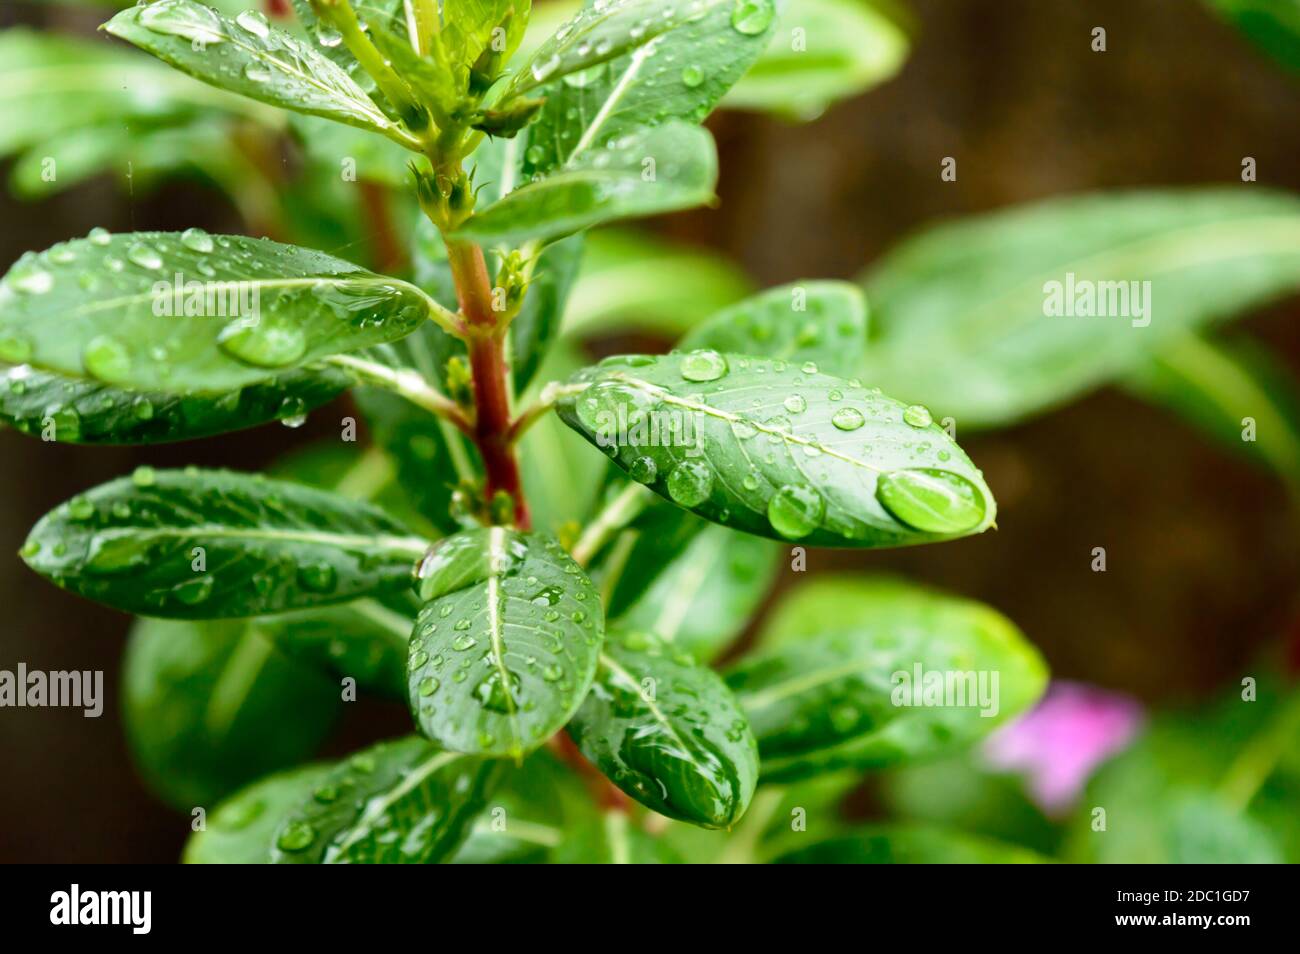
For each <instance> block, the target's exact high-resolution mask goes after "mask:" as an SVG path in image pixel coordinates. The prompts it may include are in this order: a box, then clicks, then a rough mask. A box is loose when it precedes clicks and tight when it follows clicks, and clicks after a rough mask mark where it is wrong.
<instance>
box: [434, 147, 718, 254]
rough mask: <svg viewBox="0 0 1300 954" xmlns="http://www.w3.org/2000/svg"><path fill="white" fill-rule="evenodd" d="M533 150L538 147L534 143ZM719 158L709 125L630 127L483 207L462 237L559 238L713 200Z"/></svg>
mask: <svg viewBox="0 0 1300 954" xmlns="http://www.w3.org/2000/svg"><path fill="white" fill-rule="evenodd" d="M530 148H531V147H530ZM717 180H718V156H717V150H716V147H715V146H714V144H713V137H712V136H710V135H709V133H708V132H707V131H706V130H703V129H699V128H697V127H695V126H689V125H687V124H685V123H676V122H674V123H667V124H665V125H662V126H657V127H654V128H652V129H651V128H647V129H639V130H634V131H631V132H628V133H627V134H626V135H624V136H623V137H621V138H619V139H617V140H611V141H610V142H609V143H607V144H606V148H602V149H600V150H598V151H597V150H591V151H582V152H579V151H577V150H575V151H574V152H573V153H572V154H571V155H570V156H569V158H568V159H567V160H566V161H565V163H564V164H563V165H561V166H558V167H555V168H554V169H553V170H552V171H550V172H548V173H546V174H545V175H542V176H539V177H538V178H535V179H531V180H530V181H528V182H527V183H526V184H524V185H522V186H520V187H519V188H517V189H515V190H514V191H513V192H510V193H509V194H508V195H506V196H505V197H504V198H503V199H501V200H499V201H498V202H496V203H493V204H492V205H488V206H486V207H484V208H483V209H482V210H481V211H478V212H476V213H475V214H474V215H473V216H472V217H471V218H470V219H469V220H468V221H467V222H466V223H465V224H464V225H463V226H461V227H460V229H458V230H457V233H456V234H457V237H459V238H465V239H471V240H474V241H480V242H488V243H493V244H511V243H515V244H517V243H520V242H524V241H527V240H530V239H536V240H543V241H544V240H552V239H557V238H561V237H563V236H566V235H571V234H573V233H574V232H578V231H580V230H582V229H586V228H591V227H592V226H594V225H600V224H602V223H605V222H611V221H614V220H617V219H626V218H635V217H640V216H647V215H658V214H661V213H664V212H674V211H677V210H680V209H689V208H691V207H693V206H697V205H702V204H704V203H706V202H709V201H710V200H711V199H712V198H713V187H714V186H715V185H716V184H717Z"/></svg>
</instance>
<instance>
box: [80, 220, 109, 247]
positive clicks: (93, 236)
mask: <svg viewBox="0 0 1300 954" xmlns="http://www.w3.org/2000/svg"><path fill="white" fill-rule="evenodd" d="M86 238H87V239H89V240H90V244H91V245H99V246H104V245H107V244H108V243H109V242H111V241H113V233H111V232H110V231H109V230H108V229H105V228H100V227H99V226H98V225H96V226H95V227H94V228H93V229H91V230H90V231H89V232H87V233H86Z"/></svg>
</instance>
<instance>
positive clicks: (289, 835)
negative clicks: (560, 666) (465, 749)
mask: <svg viewBox="0 0 1300 954" xmlns="http://www.w3.org/2000/svg"><path fill="white" fill-rule="evenodd" d="M497 772H498V766H497V765H496V764H494V763H492V762H490V761H485V760H483V759H476V758H471V757H469V756H465V755H460V754H458V753H455V752H444V751H443V750H442V749H439V748H438V747H437V746H436V745H433V744H431V743H429V742H427V741H425V740H424V739H420V738H416V737H414V736H412V737H410V738H406V739H400V740H398V741H396V742H385V743H381V744H379V745H376V746H373V747H372V748H369V749H367V750H365V751H364V752H360V753H358V754H356V755H354V756H352V757H351V758H349V759H345V760H344V761H342V762H340V763H339V764H338V765H337V766H335V768H334V769H333V770H331V771H330V772H329V773H327V774H326V775H325V776H324V777H323V778H322V779H321V780H320V784H319V785H318V786H317V788H316V789H315V791H314V792H313V793H312V794H311V796H310V797H306V798H303V799H302V801H301V802H300V803H299V805H298V806H297V808H296V809H294V810H293V811H291V812H289V813H288V814H287V815H286V816H285V817H284V820H283V821H282V822H281V824H280V826H279V828H278V829H277V830H276V833H275V840H274V845H273V847H272V849H271V862H272V863H273V864H436V863H438V862H441V861H448V860H450V859H451V857H452V856H453V855H454V854H455V853H456V851H457V849H459V848H460V845H461V842H463V841H464V840H465V837H466V835H467V834H468V832H469V826H470V825H471V824H472V823H473V821H474V817H475V816H476V815H477V814H478V813H479V812H480V811H481V810H482V808H483V805H484V803H485V802H486V799H487V797H488V795H489V794H490V793H491V791H492V788H493V786H494V785H495V782H496V776H497Z"/></svg>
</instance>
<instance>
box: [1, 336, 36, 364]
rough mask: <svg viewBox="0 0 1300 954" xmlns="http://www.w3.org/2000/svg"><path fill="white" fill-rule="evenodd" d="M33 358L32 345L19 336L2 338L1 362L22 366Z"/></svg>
mask: <svg viewBox="0 0 1300 954" xmlns="http://www.w3.org/2000/svg"><path fill="white" fill-rule="evenodd" d="M31 356H32V343H31V342H30V341H29V340H27V339H26V338H20V337H19V336H17V335H5V336H4V337H0V361H9V362H11V363H13V364H22V363H23V362H25V361H26V360H27V359H28V358H30V357H31Z"/></svg>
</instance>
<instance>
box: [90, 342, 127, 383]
mask: <svg viewBox="0 0 1300 954" xmlns="http://www.w3.org/2000/svg"><path fill="white" fill-rule="evenodd" d="M81 363H82V364H83V365H85V367H86V371H87V372H89V373H90V374H91V375H92V376H94V377H96V378H98V379H99V380H100V381H104V382H105V383H107V384H125V383H126V382H127V378H128V377H130V374H131V353H130V352H129V351H127V349H126V345H124V344H122V342H120V341H118V340H117V339H116V338H114V337H112V336H111V335H96V336H95V337H94V338H92V339H90V341H89V343H87V345H86V347H85V348H84V349H83V350H82V352H81Z"/></svg>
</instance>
